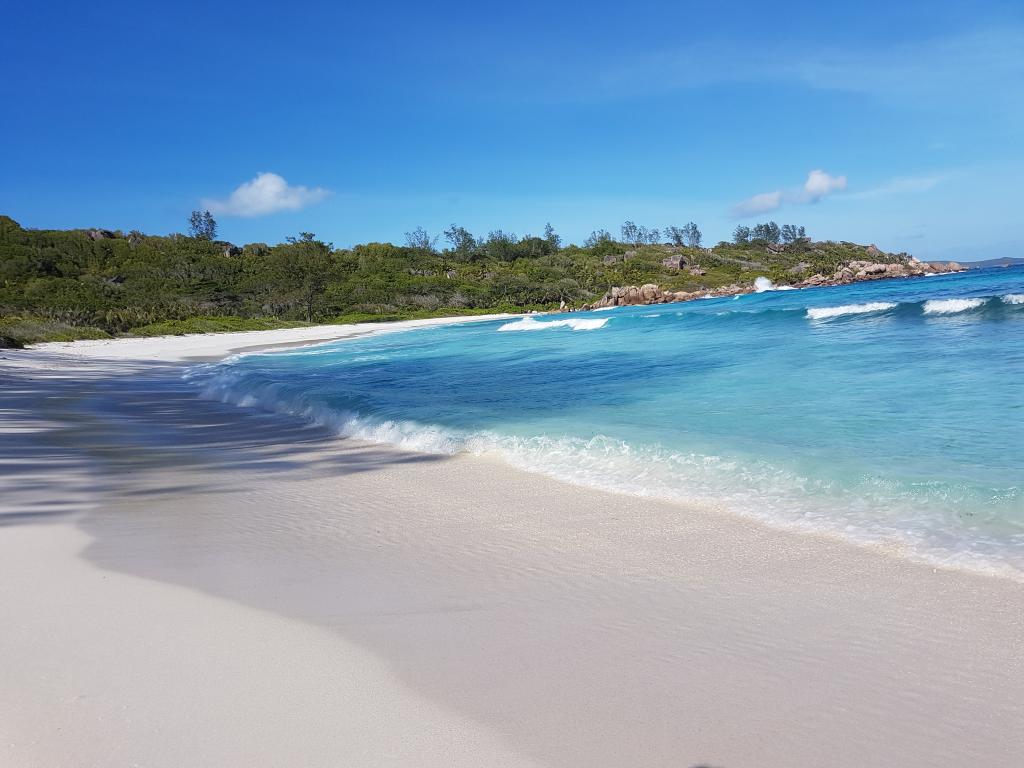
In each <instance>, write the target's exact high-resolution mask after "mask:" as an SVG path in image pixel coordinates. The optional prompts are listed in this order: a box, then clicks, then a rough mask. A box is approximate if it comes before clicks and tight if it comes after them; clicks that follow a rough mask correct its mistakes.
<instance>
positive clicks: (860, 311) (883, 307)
mask: <svg viewBox="0 0 1024 768" xmlns="http://www.w3.org/2000/svg"><path fill="white" fill-rule="evenodd" d="M897 306H899V305H898V304H897V303H896V302H893V301H869V302H867V303H866V304H843V305H842V306H839V307H812V308H810V309H808V310H807V317H808V318H809V319H810V320H829V319H831V318H833V317H843V316H844V315H865V314H868V313H871V312H888V311H889V310H890V309H895V308H896V307H897Z"/></svg>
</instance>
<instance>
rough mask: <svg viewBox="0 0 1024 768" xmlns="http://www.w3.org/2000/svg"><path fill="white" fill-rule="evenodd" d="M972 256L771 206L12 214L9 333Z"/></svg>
mask: <svg viewBox="0 0 1024 768" xmlns="http://www.w3.org/2000/svg"><path fill="white" fill-rule="evenodd" d="M442 237H443V240H442ZM439 241H441V242H442V243H443V246H441V247H439ZM996 261H998V262H999V263H1003V262H1006V261H1020V260H1003V259H1001V260H996ZM992 263H995V262H992ZM978 265H979V266H980V265H985V266H987V265H990V263H989V262H980V263H979V264H978ZM972 266H974V265H972ZM961 268H962V267H961V265H959V264H956V263H955V262H941V263H940V262H935V263H932V264H925V263H923V262H919V261H917V260H916V259H914V258H913V257H911V256H909V255H908V254H906V253H886V252H884V251H882V250H880V249H878V248H876V247H875V246H874V245H857V244H855V243H849V242H833V241H815V240H813V239H811V238H810V237H808V236H807V235H806V233H805V230H804V228H803V227H801V226H797V225H790V224H786V225H782V226H780V225H778V224H776V223H775V222H772V221H769V222H765V223H762V224H758V225H756V226H754V227H752V228H748V227H745V226H738V227H737V228H736V231H735V233H734V236H733V239H732V241H731V242H720V243H718V244H717V245H714V246H712V247H704V245H703V243H702V234H701V232H700V229H699V228H698V226H697V225H696V224H695V223H693V222H690V223H688V224H686V225H684V226H668V227H665V228H664V229H656V228H648V227H645V226H638V225H636V224H635V223H633V222H630V221H627V222H625V223H624V224H623V225H622V227H621V229H620V232H619V234H618V236H613V235H612V234H611V233H609V232H607V231H605V230H597V231H595V232H593V233H592V234H591V235H590V237H588V238H587V239H586V240H585V241H584V243H583V244H582V245H575V244H563V243H562V240H561V238H560V237H559V236H558V234H557V233H556V232H555V230H554V228H553V227H552V226H551V225H550V224H549V225H547V227H545V230H544V232H543V234H542V235H539V236H533V235H526V236H517V235H514V234H510V233H506V232H503V231H501V230H496V231H494V232H490V233H489V234H488V235H487V236H486V237H478V236H475V235H473V234H472V233H470V232H469V231H468V230H466V229H465V228H463V227H460V226H457V225H452V226H451V227H449V228H448V229H447V230H445V232H444V233H443V234H442V236H431V235H430V234H428V233H427V232H426V231H424V230H423V229H422V228H418V229H416V230H414V231H413V232H409V233H407V234H406V237H405V243H404V244H402V245H394V244H392V243H366V244H361V245H355V246H352V247H350V248H335V247H334V246H333V244H331V243H327V242H324V241H322V240H320V239H318V238H317V237H316V235H314V234H313V233H309V232H303V233H300V234H299V235H297V236H296V237H289V238H287V240H286V242H284V243H281V244H278V245H267V244H265V243H249V244H246V245H244V246H237V245H235V244H233V243H229V242H226V241H223V240H218V239H217V223H216V221H215V220H214V218H213V217H212V216H211V215H210V214H209V212H205V211H196V212H194V213H193V214H192V217H191V219H190V220H189V232H188V234H170V235H166V236H155V235H146V234H143V233H141V232H138V231H131V232H127V233H125V232H120V231H117V232H114V231H109V230H105V229H75V230H37V229H25V228H23V227H21V226H20V225H19V224H18V223H17V222H16V221H14V220H13V219H11V218H10V217H7V216H0V345H2V346H8V347H11V346H21V345H24V344H30V343H33V342H41V341H70V340H74V339H88V338H106V337H109V336H116V335H135V336H147V335H163V334H182V333H202V332H213V331H233V330H259V329H268V328H278V327H288V326H295V325H305V324H312V323H354V322H364V321H374V320H375V321H380V320H398V319H411V318H421V317H435V316H442V315H459V314H483V313H488V312H500V311H505V312H524V311H534V310H535V311H549V310H554V309H559V308H561V309H579V308H584V307H587V308H589V307H592V306H612V305H618V304H638V303H653V302H662V301H683V300H686V299H688V298H696V297H698V296H705V295H729V294H734V293H742V292H746V291H750V290H752V289H753V285H754V282H755V280H757V279H758V278H765V279H768V280H771V281H772V282H773V283H774V284H777V285H797V286H805V285H829V284H835V283H843V282H851V281H855V280H861V279H876V278H880V277H894V276H903V275H913V274H925V273H929V272H939V271H951V270H955V269H961Z"/></svg>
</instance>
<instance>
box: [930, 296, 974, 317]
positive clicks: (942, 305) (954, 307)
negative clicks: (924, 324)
mask: <svg viewBox="0 0 1024 768" xmlns="http://www.w3.org/2000/svg"><path fill="white" fill-rule="evenodd" d="M986 301H987V299H930V300H929V301H926V302H925V303H924V313H925V314H926V315H955V314H957V313H959V312H968V311H970V310H972V309H977V308H978V307H980V306H981V305H982V304H984V303H985V302H986Z"/></svg>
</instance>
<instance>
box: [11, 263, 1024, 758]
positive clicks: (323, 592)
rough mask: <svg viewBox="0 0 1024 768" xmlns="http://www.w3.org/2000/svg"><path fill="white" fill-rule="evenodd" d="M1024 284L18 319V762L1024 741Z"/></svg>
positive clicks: (935, 750)
mask: <svg viewBox="0 0 1024 768" xmlns="http://www.w3.org/2000/svg"><path fill="white" fill-rule="evenodd" d="M1022 296H1024V270H1022V269H1019V268H1007V269H993V270H978V271H973V272H968V273H961V274H955V275H944V276H937V277H934V278H931V279H928V280H892V281H880V282H875V283H870V284H853V285H848V286H843V287H839V288H820V289H819V288H811V289H806V290H790V291H773V290H765V291H762V292H760V293H756V294H748V295H743V296H739V297H736V298H733V297H728V298H719V299H709V300H707V301H694V302H687V303H685V304H666V305H656V306H638V307H628V308H623V307H620V308H615V309H612V310H609V311H602V312H599V313H573V314H572V315H539V316H528V317H508V316H506V317H485V318H471V319H469V318H463V319H460V321H459V322H457V323H456V322H455V321H424V322H422V323H406V324H394V325H390V326H386V327H382V326H364V327H352V326H347V327H335V328H324V327H321V328H299V329H290V330H280V331H267V332H257V333H251V334H224V335H217V336H204V337H176V338H157V339H124V340H109V341H97V342H75V343H73V344H68V345H44V346H42V347H39V348H37V349H34V350H28V351H25V352H11V353H5V354H4V355H3V356H4V358H5V359H3V360H0V376H2V377H3V385H4V386H3V387H2V388H0V398H2V402H0V408H3V419H2V422H0V423H2V425H3V430H4V433H5V434H4V441H3V444H4V450H3V456H2V459H3V467H4V481H5V493H4V496H3V499H2V500H0V522H2V523H3V524H4V525H3V528H2V529H0V548H2V550H0V614H2V615H4V616H5V617H9V619H8V621H7V627H6V629H5V631H4V632H3V633H0V677H2V678H3V679H4V680H5V681H6V682H5V689H6V693H5V695H4V696H3V697H2V698H0V745H2V746H0V749H3V750H5V752H3V753H0V757H3V758H4V760H6V761H7V762H10V763H11V764H15V765H23V764H24V765H61V764H66V763H67V756H68V755H75V756H76V760H77V762H79V763H80V764H86V765H103V764H110V763H112V762H116V763H118V764H127V763H132V762H139V763H142V764H147V765H168V766H170V765H182V764H217V765H273V764H303V765H338V764H345V765H411V764H416V765H426V766H429V765H438V766H440V765H467V766H469V765H510V766H511V765H517V766H518V765H548V766H576V765H592V766H623V765H652V766H654V765H658V766H660V765H664V766H670V765H671V766H679V765H683V766H696V765H715V766H724V767H726V768H729V767H732V766H759V767H761V768H771V767H772V766H779V767H780V768H781V767H782V766H793V765H801V766H803V765H829V766H839V767H842V766H851V767H852V766H865V765H900V766H935V765H962V764H978V765H998V766H1001V765H1006V766H1010V765H1015V764H1016V762H1017V760H1018V759H1019V755H1020V754H1022V753H1024V727H1022V725H1021V724H1022V723H1024V620H1022V617H1024V585H1022V583H1021V581H1022V579H1021V574H1022V573H1024V555H1022V548H1024V495H1022V494H1024V491H1022V489H1021V486H1020V478H1021V476H1022V472H1021V470H1022V466H1021V460H1022V459H1021V453H1020V450H1019V444H1020V415H1021V413H1024V393H1022V391H1021V388H1020V386H1019V382H1020V381H1021V376H1022V374H1024V301H1022V299H1021V297H1022ZM385 331H386V332H385ZM397 331H402V332H397ZM343 336H349V338H342V337H343ZM334 339H340V340H339V341H337V343H335V342H334V341H333V340H334ZM312 342H320V343H319V344H317V345H316V346H305V347H303V346H299V347H295V346H294V345H296V344H309V343H312ZM267 347H274V349H270V350H267V349H266V348H267ZM240 353H241V354H240ZM40 605H44V606H46V607H47V610H44V611H41V610H39V606H40ZM4 760H0V762H3V761H4Z"/></svg>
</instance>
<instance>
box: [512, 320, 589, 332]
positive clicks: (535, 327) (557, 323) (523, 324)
mask: <svg viewBox="0 0 1024 768" xmlns="http://www.w3.org/2000/svg"><path fill="white" fill-rule="evenodd" d="M607 322H608V318H606V317H593V318H589V319H588V318H571V319H569V320H549V321H548V322H546V323H542V322H539V321H537V320H534V319H533V318H532V317H524V318H523V319H522V320H514V321H513V322H511V323H505V324H504V325H503V326H501V327H500V328H498V330H499V331H546V330H549V329H551V328H571V329H572V330H574V331H596V330H597V329H598V328H602V327H604V324H605V323H607Z"/></svg>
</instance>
